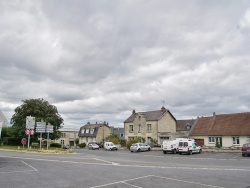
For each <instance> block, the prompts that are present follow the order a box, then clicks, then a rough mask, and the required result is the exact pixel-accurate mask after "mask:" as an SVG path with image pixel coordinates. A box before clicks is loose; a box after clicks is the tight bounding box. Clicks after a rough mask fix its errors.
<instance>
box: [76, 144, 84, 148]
mask: <svg viewBox="0 0 250 188" xmlns="http://www.w3.org/2000/svg"><path fill="white" fill-rule="evenodd" d="M77 146H78V147H80V148H85V147H86V143H81V144H78V145H77Z"/></svg>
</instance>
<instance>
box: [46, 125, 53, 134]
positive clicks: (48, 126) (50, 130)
mask: <svg viewBox="0 0 250 188" xmlns="http://www.w3.org/2000/svg"><path fill="white" fill-rule="evenodd" d="M46 132H47V133H53V132H54V126H53V125H47V128H46Z"/></svg>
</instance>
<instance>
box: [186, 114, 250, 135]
mask: <svg viewBox="0 0 250 188" xmlns="http://www.w3.org/2000/svg"><path fill="white" fill-rule="evenodd" d="M206 135H210V136H250V112H245V113H236V114H220V115H214V116H211V117H200V118H198V120H197V122H196V123H195V125H194V127H193V129H192V130H191V131H190V136H206Z"/></svg>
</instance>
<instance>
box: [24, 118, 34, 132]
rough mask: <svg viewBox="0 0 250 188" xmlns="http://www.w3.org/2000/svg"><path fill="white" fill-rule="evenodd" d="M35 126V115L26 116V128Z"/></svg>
mask: <svg viewBox="0 0 250 188" xmlns="http://www.w3.org/2000/svg"><path fill="white" fill-rule="evenodd" d="M34 128H35V117H31V116H26V129H34Z"/></svg>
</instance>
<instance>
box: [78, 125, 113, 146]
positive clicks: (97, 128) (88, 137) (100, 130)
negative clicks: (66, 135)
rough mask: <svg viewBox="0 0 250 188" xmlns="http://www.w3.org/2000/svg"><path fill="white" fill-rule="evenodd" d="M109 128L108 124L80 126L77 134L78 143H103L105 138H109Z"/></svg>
mask: <svg viewBox="0 0 250 188" xmlns="http://www.w3.org/2000/svg"><path fill="white" fill-rule="evenodd" d="M110 133H111V132H110V127H109V126H108V123H106V122H104V123H97V122H96V123H95V124H91V123H87V124H86V125H84V126H82V127H81V128H80V130H79V132H78V136H79V143H80V144H81V143H86V144H88V143H89V142H97V143H104V140H105V138H106V137H108V136H110Z"/></svg>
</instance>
